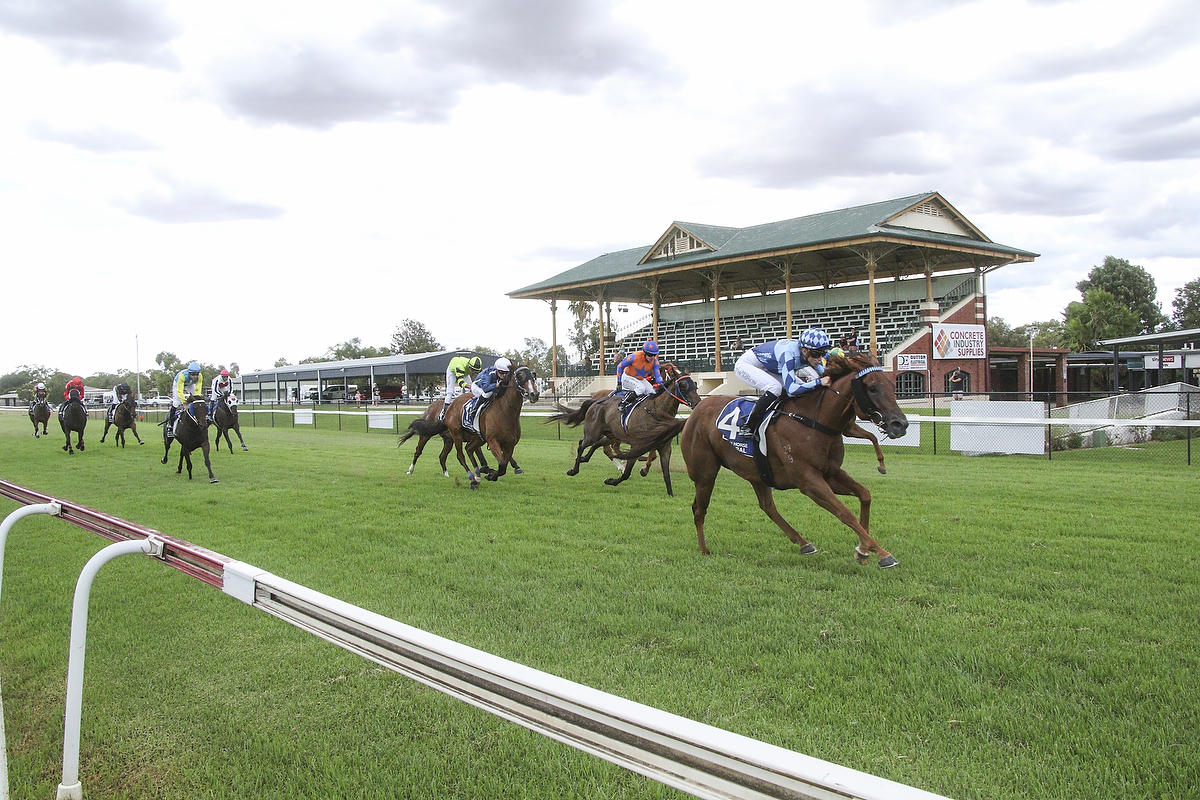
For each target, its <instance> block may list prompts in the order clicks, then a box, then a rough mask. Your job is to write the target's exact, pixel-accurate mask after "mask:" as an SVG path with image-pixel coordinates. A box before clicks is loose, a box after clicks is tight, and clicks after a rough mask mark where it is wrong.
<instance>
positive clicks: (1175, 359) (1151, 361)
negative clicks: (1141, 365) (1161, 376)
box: [1146, 353, 1183, 369]
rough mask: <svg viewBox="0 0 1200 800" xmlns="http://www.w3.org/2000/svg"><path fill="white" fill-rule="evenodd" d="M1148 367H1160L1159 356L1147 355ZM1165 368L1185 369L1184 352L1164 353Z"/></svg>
mask: <svg viewBox="0 0 1200 800" xmlns="http://www.w3.org/2000/svg"><path fill="white" fill-rule="evenodd" d="M1146 369H1158V356H1157V355H1148V356H1146ZM1163 369H1183V353H1174V354H1165V353H1164V354H1163Z"/></svg>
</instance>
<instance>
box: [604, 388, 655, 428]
mask: <svg viewBox="0 0 1200 800" xmlns="http://www.w3.org/2000/svg"><path fill="white" fill-rule="evenodd" d="M613 394H617V395H620V399H619V400H618V401H617V402H618V403H619V404H620V405H619V408H620V409H621V427H622V428H623V429H624V430H625V432H626V433H628V432H629V418H630V417H631V416H633V410H634V409H635V408H637V407H638V406H640V405H641V404H642V403H644V402H646V401H647V400H648V399H650V398H651V397H653V396H654V395H652V394H643V395H636V396H635V397H636V399H635V400H634V401H633V402H632V403H630V402H629V395H631V394H633V392H631V391H629V390H628V389H617V390H615V391H614V392H613ZM627 403H628V405H626V404H627Z"/></svg>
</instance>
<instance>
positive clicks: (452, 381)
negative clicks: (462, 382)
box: [446, 369, 475, 406]
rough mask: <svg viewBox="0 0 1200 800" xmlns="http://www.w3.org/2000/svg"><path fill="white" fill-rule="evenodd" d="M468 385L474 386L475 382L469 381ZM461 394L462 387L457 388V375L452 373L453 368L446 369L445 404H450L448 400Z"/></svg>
mask: <svg viewBox="0 0 1200 800" xmlns="http://www.w3.org/2000/svg"><path fill="white" fill-rule="evenodd" d="M468 386H470V387H472V388H474V386H475V384H473V383H471V384H468ZM460 394H462V389H459V388H458V376H457V375H455V374H454V370H452V369H448V370H446V405H447V406H449V405H450V401H451V400H453V399H454V398H456V397H458V396H459V395H460Z"/></svg>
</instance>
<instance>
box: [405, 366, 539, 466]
mask: <svg viewBox="0 0 1200 800" xmlns="http://www.w3.org/2000/svg"><path fill="white" fill-rule="evenodd" d="M536 377H537V374H536V373H535V372H533V370H531V369H530V368H529V367H525V366H517V365H514V366H513V368H512V371H511V372H510V373H509V376H508V379H507V380H505V381H504V382H503V383H501V384H500V386H499V388H497V390H496V395H495V397H493V398H492V402H491V403H490V404H489V405H488V407H487V408H485V409H484V410H483V411H481V412H479V416H478V418H477V420H476V424H477V426H478V428H479V433H480V435H479V436H476V435H475V433H474V432H473V431H471V430H470V429H469V428H464V427H463V424H462V409H463V406H464V405H466V404H467V402H468V401H469V400H470V399H471V398H472V397H474V395H471V394H462V395H460V396H458V397H456V398H454V400H452V401H451V402H450V408H449V409H447V410H446V418H445V420H444V421H443V422H436V417H437V413H438V412H440V410H441V406H440V405H438V403H437V402H436V401H435V402H434V403H433V404H431V405H430V408H429V411H427V412H425V414H424V415H423V416H422V417H421V418H420V419H416V420H414V421H413V422H412V423H411V424H410V425H409V426H408V430H407V431H406V432H405V433H404V435H403V436H402V437H400V444H404V442H406V441H408V440H409V439H411V438H412V437H413V436H420V437H421V441H420V442H418V445H417V447H418V452H417V453H416V454H415V455H414V456H413V463H412V466H410V467H409V470H408V471H409V473H411V472H412V470H413V467H415V466H416V463H417V457H418V456H419V455H420V450H421V449H423V447H424V444H425V442H426V441H427V440H428V439H430V438H432V437H434V436H438V435H442V438H443V441H445V440H446V439H447V437H448V438H449V440H448V441H445V444H444V445H443V450H442V468H443V472H445V466H446V460H445V459H446V454H447V453H449V452H450V448H451V447H454V448H456V450H457V455H458V463H459V464H461V465H462V467H463V469H464V470H466V473H467V478H468V479H469V480H470V481H471V488H472V489H477V488H479V479H480V477H484V476H486V477H487V479H488V480H490V481H494V480H499V479H500V477H501V476H503V475H504V474H505V473H506V472H507V471H508V465H509V463H512V465H513V470H514V471H519V470H520V468H519V467H517V462H516V461H514V460H513V457H512V456H513V449H514V448H515V447H516V446H517V442H519V441H520V440H521V407H522V405H523V404H524V402H525V398H526V397H528V398H529V401H530V402H531V403H536V402H537V400H538V397H539V393H538V390H537V385H536V381H535V378H536ZM431 420H433V421H431ZM484 444H486V445H487V447H488V449H489V450H491V452H492V455H494V456H495V457H496V461H497V464H496V469H494V470H493V469H491V468H490V467H487V462H486V461H482V459H483V452H482V448H483V446H484ZM464 445H465V446H466V450H465V451H464ZM467 456H471V459H472V466H470V467H468V466H467ZM476 456H478V458H479V460H480V461H482V466H480V465H479V464H480V462H479V461H476Z"/></svg>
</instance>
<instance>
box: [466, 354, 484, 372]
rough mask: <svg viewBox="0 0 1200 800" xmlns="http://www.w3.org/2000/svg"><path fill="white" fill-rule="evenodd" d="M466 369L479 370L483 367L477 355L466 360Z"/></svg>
mask: <svg viewBox="0 0 1200 800" xmlns="http://www.w3.org/2000/svg"><path fill="white" fill-rule="evenodd" d="M467 369H469V370H473V371H474V372H479V370H481V369H483V361H481V360H480V359H479V356H472V357H471V360H470V361H468V362H467Z"/></svg>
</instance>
